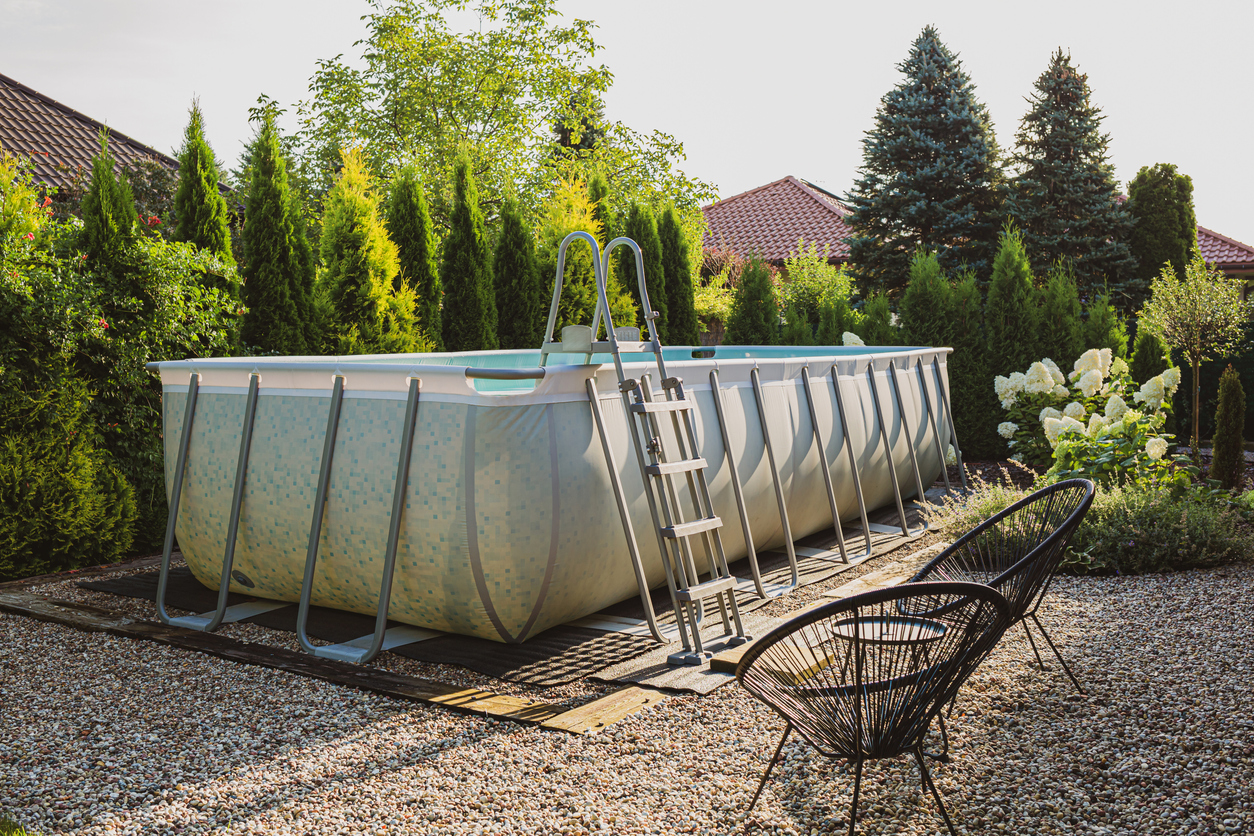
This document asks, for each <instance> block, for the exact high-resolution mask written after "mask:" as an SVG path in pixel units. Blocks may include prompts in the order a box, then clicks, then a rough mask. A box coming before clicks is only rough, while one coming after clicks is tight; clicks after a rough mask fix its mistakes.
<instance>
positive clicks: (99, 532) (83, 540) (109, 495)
mask: <svg viewBox="0 0 1254 836" xmlns="http://www.w3.org/2000/svg"><path fill="white" fill-rule="evenodd" d="M87 412H88V399H87V392H86V388H85V387H84V386H83V385H82V384H81V383H75V382H72V381H69V380H66V381H64V382H63V383H62V384H61V386H60V388H59V389H58V390H56V391H49V392H45V393H40V394H38V395H35V396H29V395H19V394H17V393H9V394H8V395H6V397H5V401H4V403H3V404H2V405H0V426H2V427H3V429H2V430H0V580H6V579H10V578H24V577H30V576H32V575H42V574H47V573H51V572H60V571H63V570H65V569H73V568H75V567H78V566H85V565H90V564H97V563H111V562H115V561H117V560H120V559H122V558H123V557H125V556H127V554H128V553H129V551H130V548H131V542H132V538H133V534H134V532H133V526H134V522H135V516H136V506H135V492H134V490H133V489H132V488H131V486H130V484H129V483H128V482H127V480H126V478H125V477H124V476H122V474H121V473H120V472H119V471H118V469H117V468H116V467H114V466H113V464H112V459H111V457H110V456H109V455H108V454H107V453H106V452H105V451H104V449H103V448H102V447H101V446H100V445H99V440H98V438H97V436H96V433H95V431H94V429H93V426H94V425H93V423H92V422H91V421H90V420H89V419H88V416H87Z"/></svg>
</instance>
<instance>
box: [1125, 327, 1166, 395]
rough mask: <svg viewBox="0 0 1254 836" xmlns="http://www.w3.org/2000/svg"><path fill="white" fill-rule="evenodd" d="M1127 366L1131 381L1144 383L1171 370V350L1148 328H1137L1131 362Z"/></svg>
mask: <svg viewBox="0 0 1254 836" xmlns="http://www.w3.org/2000/svg"><path fill="white" fill-rule="evenodd" d="M1128 365H1129V366H1130V368H1131V372H1130V374H1131V376H1132V379H1133V380H1135V381H1136V382H1137V383H1145V382H1146V381H1148V380H1149V379H1150V378H1152V377H1156V376H1158V375H1160V374H1162V373H1163V372H1165V371H1167V369H1169V368H1171V349H1169V348H1168V347H1167V344H1166V343H1164V342H1163V339H1162V337H1160V336H1158V335H1157V334H1155V333H1154V332H1153V331H1151V330H1150V329H1149V328H1137V329H1136V341H1135V342H1134V343H1133V344H1132V362H1131V363H1129V364H1128Z"/></svg>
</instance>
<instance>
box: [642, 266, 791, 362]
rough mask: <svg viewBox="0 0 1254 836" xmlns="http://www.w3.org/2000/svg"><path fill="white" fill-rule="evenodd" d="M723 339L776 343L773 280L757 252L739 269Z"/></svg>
mask: <svg viewBox="0 0 1254 836" xmlns="http://www.w3.org/2000/svg"><path fill="white" fill-rule="evenodd" d="M654 307H655V308H656V307H657V306H656V305H655V306H654ZM723 342H724V343H726V344H728V345H778V344H779V303H778V302H777V301H776V298H775V282H773V281H772V280H771V272H770V270H768V269H767V267H766V263H765V262H764V261H762V259H761V258H759V257H757V256H756V255H754V256H750V257H749V259H748V261H747V262H746V263H745V266H744V269H743V270H742V271H741V273H740V284H739V285H737V286H736V295H735V296H734V297H733V298H732V307H731V315H730V316H728V318H727V330H726V331H725V332H724V336H723Z"/></svg>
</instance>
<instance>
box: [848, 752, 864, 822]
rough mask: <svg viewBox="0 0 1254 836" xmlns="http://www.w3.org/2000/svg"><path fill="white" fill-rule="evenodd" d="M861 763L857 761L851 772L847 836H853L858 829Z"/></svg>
mask: <svg viewBox="0 0 1254 836" xmlns="http://www.w3.org/2000/svg"><path fill="white" fill-rule="evenodd" d="M862 763H863V762H862V761H861V760H859V761H858V762H857V764H856V765H855V766H854V771H853V801H851V802H850V804H849V836H853V834H854V832H855V830H856V828H857V827H858V793H859V791H861V789H862Z"/></svg>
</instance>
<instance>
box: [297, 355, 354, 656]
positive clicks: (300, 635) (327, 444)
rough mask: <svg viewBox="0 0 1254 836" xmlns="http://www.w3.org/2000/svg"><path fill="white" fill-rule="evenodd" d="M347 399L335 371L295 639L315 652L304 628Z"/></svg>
mask: <svg viewBox="0 0 1254 836" xmlns="http://www.w3.org/2000/svg"><path fill="white" fill-rule="evenodd" d="M343 401H344V376H343V375H338V374H337V375H335V377H334V383H333V384H332V387H331V409H330V410H329V413H328V415H327V433H326V436H325V437H324V438H323V442H322V461H321V462H320V463H319V466H318V492H317V493H316V494H315V495H314V506H313V520H312V522H310V524H309V549H308V551H306V552H305V577H304V579H303V580H302V581H301V585H300V606H299V608H298V609H297V611H296V639H297V641H299V642H300V646H301V647H302V648H303V649H304V650H305V652H306V653H314V652H316V650H317V648H315V647H314V646H313V645H312V644H311V643H310V642H309V636H308V635H307V634H306V632H305V623H306V622H307V621H308V620H309V601H310V598H311V597H312V596H313V579H314V568H315V567H316V566H317V564H318V544H319V541H320V540H321V539H322V517H323V514H324V513H325V511H326V504H327V486H328V485H329V484H330V482H331V460H332V458H333V457H334V455H335V436H336V433H337V432H338V431H339V428H340V406H341V405H342V404H343Z"/></svg>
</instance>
